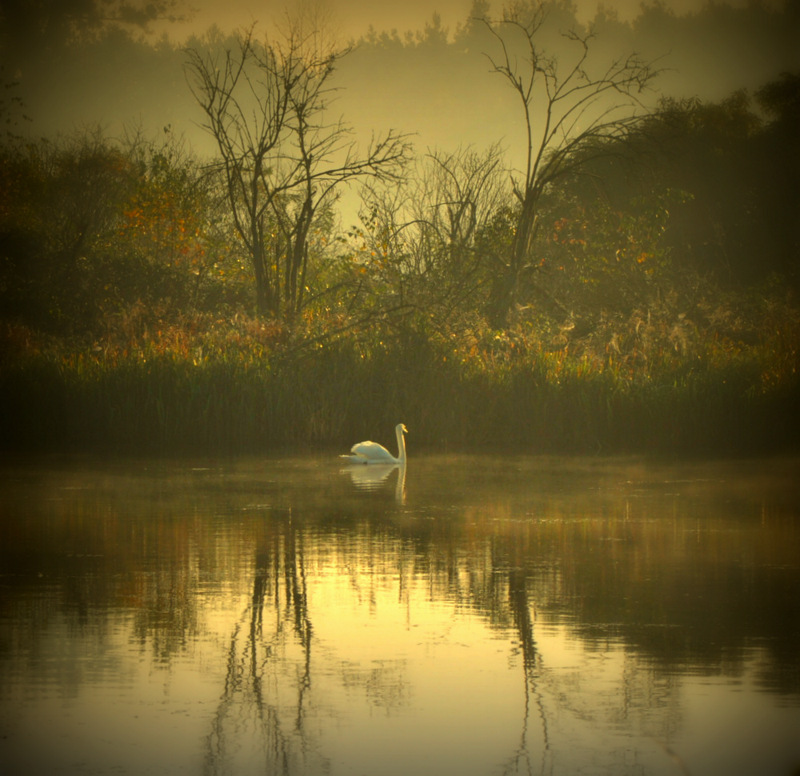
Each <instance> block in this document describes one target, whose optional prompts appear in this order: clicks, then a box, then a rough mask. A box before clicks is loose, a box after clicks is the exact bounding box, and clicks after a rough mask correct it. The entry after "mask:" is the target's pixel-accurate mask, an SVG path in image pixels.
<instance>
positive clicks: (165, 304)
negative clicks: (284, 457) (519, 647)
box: [0, 0, 800, 454]
mask: <svg viewBox="0 0 800 776" xmlns="http://www.w3.org/2000/svg"><path fill="white" fill-rule="evenodd" d="M40 5H41V6H42V7H43V8H46V9H47V13H46V14H43V13H42V8H40V7H38V6H37V8H38V11H37V14H38V15H28V14H26V11H25V8H26V7H27V6H28V4H25V3H23V4H21V5H19V6H18V7H17V5H16V4H13V3H10V4H7V6H6V10H5V11H4V16H3V18H2V25H3V27H2V47H3V48H2V53H3V57H2V59H3V70H2V76H3V86H4V93H3V97H2V99H0V119H2V121H3V122H4V128H3V136H2V137H1V138H0V143H2V147H1V148H0V180H2V184H1V185H0V396H2V402H1V403H0V440H2V442H0V444H2V446H3V447H4V448H5V449H6V450H10V451H19V450H23V449H24V450H37V451H41V450H48V451H49V450H85V451H97V450H113V451H126V452H136V453H144V452H147V453H153V452H163V453H176V452H181V453H186V452H191V453H238V452H264V451H276V450H286V449H302V448H310V447H315V448H324V449H328V448H333V447H334V446H336V445H338V446H341V445H342V443H343V440H347V441H355V440H356V439H360V438H365V437H368V436H373V438H374V437H375V436H380V435H381V433H382V432H383V434H384V436H382V437H381V439H382V441H385V440H386V439H388V438H390V436H391V429H392V428H393V427H394V425H395V423H397V422H400V421H402V422H405V423H406V424H407V425H408V426H409V429H410V431H411V434H412V437H411V438H412V439H413V445H414V446H415V447H416V449H420V450H425V449H428V450H432V449H436V450H467V451H469V450H484V449H493V450H513V451H522V452H529V453H542V452H547V453H564V452H570V453H571V452H581V453H587V452H590V453H595V452H603V453H624V452H648V453H683V454H685V453H697V454H731V453H737V454H738V453H748V454H754V453H765V452H775V451H779V450H786V449H796V445H797V439H798V430H800V428H799V425H800V424H798V418H800V412H798V410H800V402H799V401H798V400H799V399H800V385H798V374H797V366H798V343H800V309H799V308H798V300H797V291H798V282H800V277H798V258H800V245H799V244H798V229H797V224H798V223H800V199H799V198H798V186H800V149H799V148H798V143H800V52H799V51H798V50H797V46H796V41H797V40H799V39H800V3H798V2H797V0H790V1H787V2H785V3H779V4H777V5H772V6H767V5H765V4H760V3H751V4H749V5H747V6H746V7H744V8H739V7H736V8H734V7H730V6H728V5H723V4H712V5H708V6H706V7H705V8H704V9H703V10H702V11H699V12H697V13H691V14H684V15H676V14H674V13H672V12H670V11H669V10H668V9H667V8H666V7H665V6H664V5H660V4H653V5H643V6H642V8H641V11H640V13H639V14H638V15H637V16H636V17H635V18H633V19H631V20H629V21H624V20H621V19H620V18H619V17H617V16H616V15H615V14H613V13H611V12H609V11H607V10H603V9H602V8H601V9H600V10H598V12H597V14H596V15H595V17H594V18H593V19H592V20H591V21H589V22H586V21H579V20H578V17H577V13H576V8H575V6H574V5H572V4H570V3H568V2H549V3H545V4H540V3H538V2H524V3H520V4H516V5H515V6H514V7H513V8H511V7H507V8H506V9H500V8H498V9H493V8H490V7H489V5H488V4H486V3H484V2H480V0H476V2H474V3H473V7H472V9H471V10H470V13H469V15H468V16H467V18H465V19H464V21H463V23H462V24H460V25H458V26H457V28H456V29H452V30H451V29H445V28H444V27H443V26H442V24H441V20H440V19H439V17H438V16H436V15H433V16H432V17H431V18H430V20H428V22H427V23H425V24H424V26H423V27H422V29H420V30H419V31H412V32H409V33H407V34H406V33H398V32H397V31H379V30H371V31H370V33H369V34H368V35H366V36H365V37H363V38H361V39H359V40H358V41H350V42H345V43H342V42H340V41H336V40H329V39H327V38H326V36H325V34H324V33H325V31H326V26H325V22H324V18H323V17H321V16H320V15H319V14H320V12H319V9H317V11H316V12H315V14H313V15H312V16H311V17H310V18H309V17H308V16H305V17H304V16H303V14H300V15H299V16H294V17H291V18H290V17H286V18H285V19H284V20H283V21H282V22H281V23H280V24H279V25H278V27H277V28H274V29H271V30H270V34H269V36H266V33H265V32H264V30H263V29H262V28H261V27H260V26H258V25H256V26H254V27H253V28H251V29H249V30H242V31H240V32H239V33H238V34H229V33H227V32H223V31H221V30H219V29H211V30H209V31H208V33H206V34H204V35H202V36H199V37H192V38H190V39H188V40H185V41H181V42H180V43H176V42H174V41H172V40H171V39H170V38H167V37H162V38H158V39H153V37H152V36H149V37H148V35H147V34H146V32H147V29H148V27H147V25H148V23H149V22H151V21H152V19H151V18H150V15H152V14H155V15H159V16H163V15H165V14H168V13H170V14H178V15H179V14H180V12H181V6H179V5H176V4H173V3H170V2H167V0H165V1H164V2H158V3H151V4H148V5H146V6H141V7H138V6H136V5H129V4H127V3H116V4H107V3H104V2H96V3H54V4H47V3H45V4H43V5H42V4H40ZM50 6H52V7H50ZM109 9H114V13H115V15H114V16H113V18H111V19H110V18H109ZM304 13H305V12H304ZM137 14H138V15H137ZM504 19H505V21H504ZM528 44H530V46H528ZM518 46H522V48H517V47H518ZM526 46H528V48H526ZM586 52H589V55H588V56H587V57H586V58H585V59H584V58H582V57H583V56H584V54H585V53H586ZM633 52H635V53H636V54H637V57H636V58H629V57H628V55H629V54H631V53H633ZM531 53H533V54H535V56H534V57H533V58H531V57H530V55H531ZM237 57H239V58H240V59H237ZM240 61H241V63H242V72H243V73H245V75H248V74H249V76H248V77H249V78H250V80H249V81H244V80H242V81H240V82H239V83H240V84H245V85H251V84H254V85H255V86H254V88H253V89H252V90H251V91H250V92H249V96H248V97H246V98H242V100H243V101H242V102H241V106H242V110H241V112H240V113H238V114H236V113H230V112H229V113H225V112H224V110H222V111H221V110H220V106H222V107H223V108H224V109H225V110H227V109H229V108H230V107H231V104H232V103H231V101H230V95H229V99H228V102H227V103H225V101H224V100H223V101H222V102H220V101H219V99H218V98H219V97H220V95H223V96H224V95H226V94H227V92H226V91H225V83H224V79H223V81H220V80H218V78H219V74H220V73H222V75H223V76H225V75H226V74H228V75H230V74H232V73H233V74H235V72H236V68H235V65H236V63H237V62H240ZM259 63H260V64H259ZM287 63H288V64H287ZM532 63H537V64H538V67H536V66H535V67H533V69H531V64H532ZM231 64H233V65H234V67H233V69H231ZM251 66H253V67H254V69H252V70H248V69H247V68H250V67H251ZM615 66H619V67H621V68H623V69H619V67H618V69H617V70H612V69H613V67H615ZM526 68H527V69H526ZM624 68H628V69H624ZM612 72H613V73H615V74H616V77H617V80H616V81H614V83H613V88H612V89H611V93H613V96H614V99H613V100H611V101H610V102H609V101H607V100H606V99H605V97H606V94H607V92H603V90H600V89H598V86H599V85H603V84H605V83H606V80H604V79H605V78H606V77H607V75H608V74H609V73H612ZM570 74H573V75H572V78H573V80H570ZM625 74H633V75H634V76H635V79H637V80H636V83H635V84H632V83H630V82H627V83H625V82H624V81H623V80H620V79H621V78H623V77H624V76H625ZM204 75H205V76H211V77H212V81H211V82H209V81H208V80H207V79H206V81H204V80H203V76H204ZM529 77H534V82H535V88H536V90H539V91H532V92H531V93H530V97H531V99H530V100H529V101H528V102H526V101H525V95H526V92H525V87H526V84H527V83H528V81H526V78H529ZM215 78H216V79H217V80H216V81H215V80H214V79H215ZM270 79H272V80H270ZM292 79H294V80H292ZM534 82H531V83H534ZM209 83H211V86H212V87H213V88H212V89H211V91H209V89H208V86H209ZM231 83H232V82H231ZM587 83H588V84H590V85H592V84H593V85H594V86H595V91H594V92H589V93H590V94H591V95H595V94H596V95H597V96H598V99H597V100H594V99H591V100H587V101H585V102H578V107H577V108H575V109H574V112H572V113H568V116H572V117H573V118H576V119H577V120H576V121H572V119H569V120H567V121H565V122H564V123H562V124H561V125H560V126H559V132H558V133H555V134H552V135H550V136H548V135H546V126H545V128H543V126H544V125H543V124H542V119H543V117H547V116H555V115H557V111H558V109H559V108H560V107H561V106H562V103H558V101H557V100H556V101H555V102H554V95H557V94H559V93H558V92H557V91H553V90H554V89H555V90H557V89H558V88H559V87H560V86H563V85H567V86H570V87H571V86H575V85H580V86H581V88H583V87H584V86H585V85H586V84H587ZM623 86H626V87H631V86H636V88H635V89H633V90H630V89H628V90H627V91H626V89H625V88H623ZM215 89H216V91H215ZM548 89H549V91H548ZM237 94H238V93H237ZM570 94H572V95H575V94H582V92H580V91H577V92H570ZM266 95H273V96H275V95H277V96H278V97H280V96H281V95H282V96H283V98H284V101H283V102H281V100H280V99H278V100H277V101H273V102H269V100H267V101H266V102H265V99H266V97H265V96H266ZM204 99H205V100H206V102H205V104H204ZM579 99H581V98H579ZM215 100H216V101H215ZM566 104H567V105H572V103H566ZM259 106H260V107H259ZM526 106H527V112H526ZM254 107H256V110H255V111H254V110H253V108H254ZM204 108H205V110H204ZM548 108H551V109H553V108H554V109H555V111H551V112H548ZM280 110H284V111H285V113H284V114H282V115H284V116H285V117H288V118H285V120H284V123H283V124H280V125H276V124H275V123H274V122H273V123H270V121H268V120H267V119H269V117H271V116H272V117H274V116H275V115H276V112H277V113H279V112H280ZM620 110H621V111H622V112H618V111H620ZM237 116H238V118H237ZM215 117H216V119H217V120H218V121H217V123H216V124H215ZM526 119H530V123H526ZM237 121H238V122H239V123H238V124H237V123H236V122H237ZM204 125H206V129H205V130H204V129H203V126H204ZM239 130H243V131H242V132H239ZM562 130H563V131H562ZM259 132H261V134H259ZM542 132H545V135H542ZM237 133H238V134H237ZM270 133H272V134H270ZM542 137H549V140H548V141H547V142H546V143H542V141H541V138H542ZM226 138H227V139H228V140H231V141H233V142H230V143H228V145H227V146H226V144H225V140H226ZM259 142H261V145H259ZM265 143H266V145H265ZM259 149H261V150H262V151H263V152H264V153H263V154H262V156H261V157H259V158H260V161H258V159H257V157H258V154H257V153H256V152H257V151H258V150H259ZM531 150H533V151H534V153H533V158H534V160H537V159H538V161H539V162H540V163H541V166H540V167H538V168H535V169H534V170H533V174H531V164H530V159H529V154H528V152H529V151H531ZM537 150H538V151H541V152H542V153H541V156H540V157H537V155H536V153H535V152H536V151H537ZM248 165H249V166H248ZM243 175H244V178H243V177H242V176H243ZM247 175H249V176H250V177H249V178H247ZM237 176H238V178H237ZM537 176H538V177H537ZM246 178H247V181H249V188H248V187H247V186H244V187H242V186H239V187H238V188H237V183H236V181H237V180H238V181H239V182H240V183H241V182H242V181H243V180H245V179H246ZM523 237H524V239H523Z"/></svg>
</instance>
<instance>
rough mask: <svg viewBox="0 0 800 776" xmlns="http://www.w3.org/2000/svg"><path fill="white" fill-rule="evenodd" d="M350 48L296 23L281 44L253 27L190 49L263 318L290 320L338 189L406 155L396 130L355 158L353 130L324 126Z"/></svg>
mask: <svg viewBox="0 0 800 776" xmlns="http://www.w3.org/2000/svg"><path fill="white" fill-rule="evenodd" d="M348 51H349V49H347V48H344V49H337V48H335V47H333V46H330V45H326V44H325V43H324V42H323V41H322V37H321V35H320V34H319V32H318V30H317V29H315V28H314V29H310V30H309V28H308V27H307V25H306V24H304V23H302V22H295V23H290V24H289V26H288V29H287V30H286V31H285V32H284V33H283V35H282V36H281V38H280V40H275V41H269V40H265V42H264V43H259V42H257V41H256V40H255V39H254V35H253V28H251V29H250V30H249V31H247V32H246V33H244V34H241V35H239V36H238V37H237V40H236V46H235V47H233V48H228V49H226V50H224V51H219V50H216V51H215V50H214V48H212V47H211V46H209V47H208V48H207V49H204V50H198V49H190V50H189V52H188V63H187V71H188V76H189V82H190V86H191V88H192V91H193V94H194V96H195V98H196V99H197V101H198V103H199V105H200V106H201V108H202V109H203V112H204V113H205V117H206V122H205V125H204V126H205V128H206V129H207V130H208V132H209V133H210V134H211V135H212V136H213V138H214V140H215V141H216V143H217V147H218V149H219V154H220V168H221V170H222V171H223V174H224V181H225V186H226V191H227V198H228V203H229V206H230V210H231V213H232V217H233V222H234V226H235V229H236V232H237V233H238V234H239V236H240V237H241V239H242V241H243V243H244V246H245V248H246V250H247V253H248V256H249V258H250V261H251V263H252V267H253V273H254V277H255V284H256V305H257V309H258V311H259V313H261V314H268V315H272V316H275V317H282V318H284V319H286V320H291V319H292V318H293V317H294V316H295V315H296V314H297V313H298V312H299V311H300V310H301V309H302V306H303V302H304V297H303V290H304V287H305V278H306V272H307V268H308V261H309V236H310V234H311V229H312V225H313V223H314V219H315V216H317V215H318V214H319V213H320V212H321V210H322V209H323V208H325V207H327V206H329V205H330V204H331V203H332V202H333V200H334V199H335V195H336V192H337V190H338V189H339V187H340V186H341V185H342V184H344V183H346V182H348V181H350V180H353V179H355V178H361V177H367V176H373V177H377V178H386V177H392V176H395V175H396V174H397V170H398V167H399V165H401V164H402V162H403V161H404V159H405V158H406V155H407V151H408V145H407V143H406V140H405V138H404V137H403V136H401V135H398V134H396V133H395V132H393V131H389V132H388V133H386V134H385V135H383V136H382V137H380V138H377V139H374V140H373V142H372V143H371V144H370V146H369V147H368V148H367V149H366V151H365V152H364V153H359V151H358V149H357V148H356V145H355V143H354V141H353V140H352V139H351V130H350V128H349V127H348V126H347V125H346V124H345V123H344V122H343V121H342V120H341V119H340V120H337V121H333V122H329V121H328V120H327V118H326V116H327V112H328V108H329V101H330V98H331V97H332V94H333V92H334V91H335V89H334V87H333V85H332V83H331V76H332V75H333V73H334V71H335V68H336V65H337V63H338V62H339V60H340V59H341V58H342V57H344V56H346V55H347V53H348Z"/></svg>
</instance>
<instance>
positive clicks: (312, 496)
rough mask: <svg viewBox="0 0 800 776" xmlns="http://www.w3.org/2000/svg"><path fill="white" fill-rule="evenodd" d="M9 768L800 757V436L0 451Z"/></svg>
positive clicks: (469, 769) (465, 766) (426, 769)
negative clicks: (37, 454) (782, 453)
mask: <svg viewBox="0 0 800 776" xmlns="http://www.w3.org/2000/svg"><path fill="white" fill-rule="evenodd" d="M0 505H1V506H0V773H2V774H4V776H14V775H16V774H20V775H22V774H26V775H27V774H135V775H136V776H138V775H139V774H170V775H172V774H198V775H200V774H204V775H205V774H208V775H210V774H231V776H234V775H236V776H239V775H241V776H248V775H249V774H273V773H275V774H277V773H280V774H285V775H287V776H289V775H293V774H310V775H312V776H315V775H316V774H329V775H330V776H339V775H340V774H354V775H358V776H361V775H362V774H363V775H364V776H389V775H394V774H397V776H401V775H402V776H408V775H410V774H414V775H415V776H426V775H428V774H430V776H449V775H450V774H453V775H454V776H471V775H473V774H474V775H475V776H490V775H491V774H498V775H500V774H614V775H618V774H623V775H625V774H693V776H716V775H717V774H719V775H720V776H723V774H724V776H736V775H737V774H741V775H742V776H756V775H757V776H764V775H769V774H776V776H777V775H780V776H791V775H792V774H797V773H800V771H799V770H798V768H800V462H798V461H797V460H786V459H780V460H769V461H758V462H753V461H737V462H726V463H710V462H688V463H681V464H664V463H652V462H644V461H640V460H628V459H626V460H617V459H615V460H606V459H590V460H576V459H566V460H563V459H549V458H511V459H508V460H499V459H495V458H482V457H449V458H433V457H431V458H412V459H411V461H410V462H409V464H408V466H407V469H406V471H403V470H401V469H398V468H393V469H392V468H389V469H377V468H372V467H356V468H353V467H348V466H347V465H341V464H340V462H339V461H338V460H336V459H335V458H333V459H331V458H321V457H317V458H292V459H280V460H277V459H261V460H254V459H247V460H236V461H207V460H206V461H125V462H108V461H106V462H102V461H100V462H98V461H86V460H84V461H77V462H65V461H63V460H49V461H41V460H39V461H33V462H27V463H11V462H8V461H7V462H6V463H5V465H4V466H3V467H2V469H0Z"/></svg>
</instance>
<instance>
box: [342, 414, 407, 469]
mask: <svg viewBox="0 0 800 776" xmlns="http://www.w3.org/2000/svg"><path fill="white" fill-rule="evenodd" d="M394 433H395V434H396V435H397V458H395V457H394V456H393V455H392V454H391V453H390V452H389V451H388V450H387V449H386V448H385V447H384V446H383V445H379V444H378V443H377V442H359V443H358V444H355V445H353V446H352V447H351V448H350V455H343V456H342V458H347V459H348V460H349V461H351V462H352V463H405V462H406V440H405V437H404V436H403V435H404V434H407V433H408V430H407V429H406V427H405V426H404V425H403V424H402V423H398V424H397V425H396V426H395V428H394Z"/></svg>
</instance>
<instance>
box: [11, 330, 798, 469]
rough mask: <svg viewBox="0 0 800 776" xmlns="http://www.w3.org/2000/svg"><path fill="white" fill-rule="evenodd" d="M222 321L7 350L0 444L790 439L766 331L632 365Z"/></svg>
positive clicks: (650, 443) (551, 447)
mask: <svg viewBox="0 0 800 776" xmlns="http://www.w3.org/2000/svg"><path fill="white" fill-rule="evenodd" d="M217 334H218V333H217ZM226 336H227V339H226V340H225V343H224V345H223V346H219V339H218V337H217V339H216V340H215V342H217V344H216V345H214V346H212V345H210V344H209V343H206V344H205V346H204V347H200V346H198V345H197V344H196V343H187V342H186V341H185V340H181V339H180V338H179V339H178V340H177V341H172V340H171V341H170V342H169V344H168V345H165V344H164V342H161V343H160V344H159V345H158V347H156V346H155V345H153V344H152V343H151V344H150V345H148V346H146V347H139V348H122V349H112V350H103V351H98V349H97V348H96V347H95V348H93V349H87V350H85V351H84V352H77V353H75V352H73V353H69V354H64V353H57V352H54V351H48V350H40V351H37V352H30V353H28V354H26V355H25V356H24V357H17V358H14V359H13V360H8V361H6V362H5V363H4V364H3V365H2V368H0V391H2V397H3V401H2V406H1V407H0V438H2V446H3V448H4V449H6V450H11V451H16V450H32V451H42V450H48V451H50V450H61V451H75V450H79V451H94V452H98V451H102V452H116V453H130V454H139V453H146V454H154V453H156V454H157V453H164V454H186V453H198V454H239V453H268V452H280V451H303V450H310V449H314V450H320V451H331V452H334V451H337V450H338V451H340V452H344V450H345V449H346V447H347V444H348V443H349V442H351V441H355V440H357V439H361V438H368V437H372V438H376V439H379V440H381V441H389V442H390V441H391V439H390V437H391V429H392V428H393V426H394V424H395V423H397V422H399V421H403V422H405V423H406V424H407V425H408V426H409V428H410V430H411V434H412V437H411V440H410V441H413V447H414V449H416V450H419V451H426V450H427V451H489V450H491V451H510V452H520V453H531V454H536V453H582V454H587V453H588V454H595V453H602V454H606V453H609V454H610V453H652V454H668V453H682V454H685V453H687V452H696V453H703V454H734V453H763V452H768V451H778V450H786V449H790V448H794V447H796V446H797V440H798V438H799V437H798V430H800V428H798V426H800V422H799V421H798V418H800V412H798V410H800V384H799V383H798V380H797V375H796V369H795V365H794V362H793V361H792V359H787V357H786V353H785V349H783V348H779V351H780V352H779V353H778V352H775V351H774V348H775V343H774V342H773V343H769V347H767V346H766V345H765V344H764V343H760V344H758V345H757V346H754V347H752V348H750V349H749V350H746V351H745V350H741V349H738V350H735V351H734V350H732V351H729V352H728V353H727V356H725V357H723V355H722V354H720V353H714V352H711V351H709V352H706V353H705V356H704V357H703V358H699V357H698V354H697V353H696V352H694V353H692V354H691V356H690V357H686V356H676V355H674V354H673V355H670V356H669V357H668V358H667V357H664V358H662V359H661V360H660V361H659V360H658V359H657V358H650V359H649V361H648V364H647V367H646V368H634V367H632V366H631V364H630V363H629V362H625V361H615V360H614V359H611V358H608V357H606V358H599V357H597V356H594V357H591V356H589V355H586V354H583V355H579V356H575V355H570V354H569V353H568V352H567V351H566V350H562V351H552V350H547V349H545V348H543V347H541V345H540V344H536V343H531V342H528V343H524V345H523V346H520V345H519V344H515V345H514V347H511V346H510V345H509V343H508V342H507V341H504V340H503V339H502V338H500V340H499V341H498V339H497V338H495V339H494V340H492V341H491V342H490V343H489V344H488V345H487V344H486V343H483V344H480V345H479V346H476V345H475V343H474V342H473V343H472V344H471V346H470V347H469V348H465V347H463V343H459V344H458V345H454V344H453V343H443V342H442V341H437V340H436V339H434V338H424V337H416V338H414V339H412V340H411V341H408V340H406V341H404V340H403V339H402V338H397V339H395V340H393V341H391V342H390V343H389V344H384V343H383V342H382V341H381V342H378V341H376V342H372V343H370V344H369V346H365V344H364V341H363V339H361V340H357V339H355V338H353V339H343V340H340V341H338V342H335V343H333V344H330V345H328V346H326V347H319V348H318V349H316V350H314V351H313V352H311V353H309V352H304V353H303V355H302V356H297V357H293V356H291V355H287V352H286V351H281V350H280V349H279V348H277V346H275V345H274V343H273V345H272V346H270V345H269V343H266V342H265V340H264V338H263V337H259V336H254V335H253V334H252V333H250V334H248V335H247V336H243V337H239V338H236V337H233V338H231V336H230V332H229V333H228V335H226ZM512 344H513V343H512ZM770 348H772V349H773V350H772V351H771V350H770Z"/></svg>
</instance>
